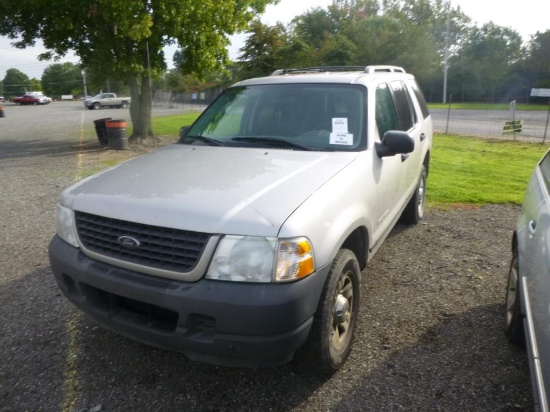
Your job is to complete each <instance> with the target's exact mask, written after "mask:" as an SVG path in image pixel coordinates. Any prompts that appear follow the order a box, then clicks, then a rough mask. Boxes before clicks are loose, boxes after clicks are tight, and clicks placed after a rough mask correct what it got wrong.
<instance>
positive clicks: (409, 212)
mask: <svg viewBox="0 0 550 412" xmlns="http://www.w3.org/2000/svg"><path fill="white" fill-rule="evenodd" d="M426 181H427V173H426V167H425V166H424V165H422V169H421V171H420V177H419V179H418V184H417V185H416V190H415V192H414V195H413V197H411V200H409V203H408V204H407V206H406V207H405V210H403V214H402V215H401V221H402V222H403V223H409V224H412V225H415V224H417V223H418V222H420V221H421V220H422V218H424V205H425V203H426Z"/></svg>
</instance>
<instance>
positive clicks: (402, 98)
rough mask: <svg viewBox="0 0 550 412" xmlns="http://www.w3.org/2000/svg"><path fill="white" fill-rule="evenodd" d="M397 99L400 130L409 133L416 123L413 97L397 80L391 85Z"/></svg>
mask: <svg viewBox="0 0 550 412" xmlns="http://www.w3.org/2000/svg"><path fill="white" fill-rule="evenodd" d="M390 84H391V88H392V91H393V97H394V99H395V109H396V111H397V120H398V122H399V130H403V131H405V132H406V131H407V130H409V129H411V128H412V127H413V126H414V124H415V123H416V113H415V111H414V109H413V106H412V102H411V97H410V95H409V92H408V90H407V88H406V87H405V84H404V83H403V82H402V81H399V80H396V81H393V82H391V83H390Z"/></svg>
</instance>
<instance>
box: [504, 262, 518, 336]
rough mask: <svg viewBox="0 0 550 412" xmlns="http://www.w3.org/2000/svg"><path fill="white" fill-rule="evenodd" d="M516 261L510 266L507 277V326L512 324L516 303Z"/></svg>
mask: <svg viewBox="0 0 550 412" xmlns="http://www.w3.org/2000/svg"><path fill="white" fill-rule="evenodd" d="M516 264H517V260H515V261H514V262H513V263H512V265H511V266H510V273H509V275H508V292H507V293H506V324H507V325H509V324H510V323H511V322H512V318H513V316H514V311H515V308H516V301H517V290H516V289H517V286H518V270H517V266H516Z"/></svg>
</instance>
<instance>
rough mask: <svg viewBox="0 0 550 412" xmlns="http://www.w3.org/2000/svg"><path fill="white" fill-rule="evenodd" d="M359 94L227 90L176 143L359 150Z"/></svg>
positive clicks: (290, 88) (358, 90) (318, 87)
mask: <svg viewBox="0 0 550 412" xmlns="http://www.w3.org/2000/svg"><path fill="white" fill-rule="evenodd" d="M365 93H366V91H365V89H364V88H363V87H361V86H350V85H334V84H330V85H329V84H307V85H303V84H288V85H281V84H277V85H255V86H246V87H245V86H243V87H233V88H230V89H228V90H226V91H225V92H224V93H222V95H220V97H219V98H218V99H217V100H216V101H215V102H214V103H213V104H212V105H211V106H210V107H208V109H207V110H206V111H205V112H204V113H203V114H202V115H201V117H199V119H197V121H196V122H195V123H194V124H193V125H192V126H191V128H190V129H189V130H188V131H187V133H186V134H185V136H183V137H182V139H181V140H180V143H183V144H203V145H204V144H208V145H223V146H240V147H243V146H244V147H277V148H285V149H292V150H320V151H357V150H361V149H362V148H363V147H364V146H365V138H364V137H363V134H364V133H363V130H364V113H366V110H365V101H366V98H365Z"/></svg>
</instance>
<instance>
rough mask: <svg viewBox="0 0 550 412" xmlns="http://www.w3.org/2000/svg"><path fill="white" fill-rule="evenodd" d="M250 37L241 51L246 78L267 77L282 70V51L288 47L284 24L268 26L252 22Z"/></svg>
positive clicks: (243, 72)
mask: <svg viewBox="0 0 550 412" xmlns="http://www.w3.org/2000/svg"><path fill="white" fill-rule="evenodd" d="M249 33H250V35H249V36H248V38H247V39H246V41H245V44H244V46H243V47H242V48H241V49H240V52H241V55H240V56H239V62H240V63H241V66H242V72H241V76H242V77H244V78H249V77H258V76H265V75H268V74H270V73H272V72H273V71H275V70H276V69H280V68H281V63H282V55H281V51H282V50H283V49H284V47H285V45H286V34H285V30H284V27H283V25H282V24H280V23H279V24H276V25H275V26H271V27H270V26H267V25H265V24H263V23H262V22H261V21H260V20H255V21H254V22H252V24H251V27H250V32H249Z"/></svg>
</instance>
